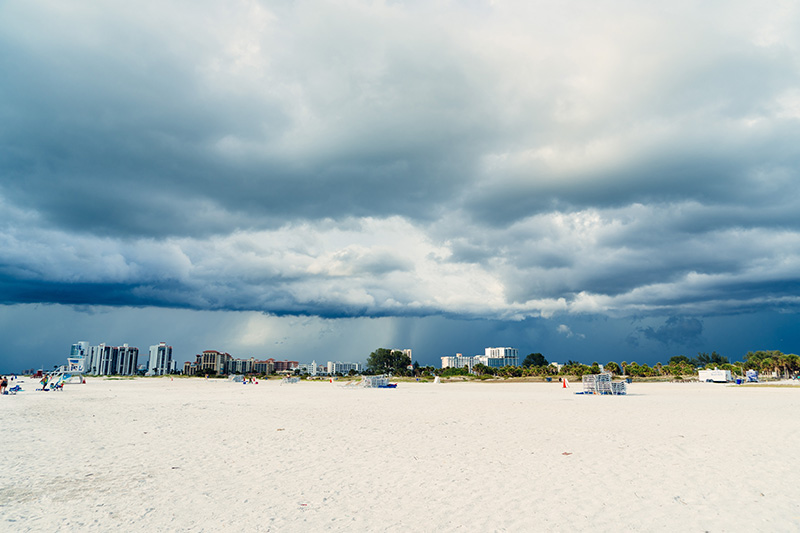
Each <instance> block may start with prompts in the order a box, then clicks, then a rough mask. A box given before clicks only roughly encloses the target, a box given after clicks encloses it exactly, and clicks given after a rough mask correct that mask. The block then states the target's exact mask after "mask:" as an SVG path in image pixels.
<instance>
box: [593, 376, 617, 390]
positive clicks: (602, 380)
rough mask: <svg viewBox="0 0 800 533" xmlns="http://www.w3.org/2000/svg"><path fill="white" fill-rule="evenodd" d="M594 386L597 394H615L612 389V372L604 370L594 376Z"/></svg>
mask: <svg viewBox="0 0 800 533" xmlns="http://www.w3.org/2000/svg"><path fill="white" fill-rule="evenodd" d="M594 388H595V393H596V394H613V391H612V390H611V374H609V373H607V372H603V373H602V374H597V375H596V376H595V378H594Z"/></svg>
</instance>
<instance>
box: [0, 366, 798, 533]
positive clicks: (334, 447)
mask: <svg viewBox="0 0 800 533" xmlns="http://www.w3.org/2000/svg"><path fill="white" fill-rule="evenodd" d="M22 385H23V388H24V389H25V391H24V392H22V393H19V394H18V395H16V396H3V397H0V427H2V434H3V438H2V453H0V530H3V531H15V532H22V531H51V532H52V531H112V530H117V531H215V532H218V531H396V532H406V531H481V532H482V531H588V530H592V531H620V530H632V531H667V530H669V531H798V530H800V416H798V413H799V412H800V409H799V408H800V388H795V387H783V388H777V387H736V386H725V385H717V384H698V383H693V384H678V383H674V384H673V383H660V384H638V383H634V384H632V385H631V386H630V387H629V395H628V396H622V397H601V396H579V395H575V394H574V392H575V391H576V390H577V388H575V387H573V388H571V389H562V388H561V387H560V385H559V384H558V383H552V384H544V383H443V384H438V385H436V384H432V383H401V384H400V385H399V386H398V388H397V389H383V390H379V389H348V388H345V387H343V386H341V384H340V383H333V384H331V383H327V382H301V383H299V384H295V385H283V386H282V385H281V384H280V382H279V381H277V380H275V381H267V382H264V381H262V382H260V383H259V384H258V385H242V384H238V383H233V382H229V381H223V380H204V379H174V380H170V379H169V378H157V379H145V378H143V379H136V380H105V379H102V378H92V379H89V380H88V381H87V383H86V384H85V385H66V386H65V389H64V391H63V392H47V393H42V392H35V391H34V389H35V385H36V383H35V382H34V380H31V379H27V380H26V382H25V383H23V384H22Z"/></svg>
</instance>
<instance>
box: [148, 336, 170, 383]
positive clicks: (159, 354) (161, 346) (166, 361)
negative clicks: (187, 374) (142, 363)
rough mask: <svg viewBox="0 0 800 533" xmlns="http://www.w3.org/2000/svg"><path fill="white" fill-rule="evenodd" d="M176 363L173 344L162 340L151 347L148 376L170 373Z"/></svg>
mask: <svg viewBox="0 0 800 533" xmlns="http://www.w3.org/2000/svg"><path fill="white" fill-rule="evenodd" d="M174 367H175V365H173V363H172V346H167V343H166V342H160V343H158V344H156V345H153V346H151V347H150V360H149V361H148V362H147V375H148V376H163V375H165V374H169V373H170V372H171V371H172V370H173V369H174Z"/></svg>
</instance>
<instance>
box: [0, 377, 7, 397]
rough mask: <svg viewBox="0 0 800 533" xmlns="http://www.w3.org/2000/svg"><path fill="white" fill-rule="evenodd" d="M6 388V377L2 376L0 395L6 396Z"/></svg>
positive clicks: (0, 379)
mask: <svg viewBox="0 0 800 533" xmlns="http://www.w3.org/2000/svg"><path fill="white" fill-rule="evenodd" d="M7 388H8V378H7V377H6V376H2V377H1V378H0V394H8V392H7V391H6V389H7Z"/></svg>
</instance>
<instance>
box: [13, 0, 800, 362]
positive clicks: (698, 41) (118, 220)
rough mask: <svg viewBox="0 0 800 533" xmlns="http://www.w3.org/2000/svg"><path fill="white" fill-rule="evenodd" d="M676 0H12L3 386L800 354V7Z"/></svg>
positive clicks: (783, 3) (791, 3) (792, 3)
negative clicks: (135, 359) (129, 359)
mask: <svg viewBox="0 0 800 533" xmlns="http://www.w3.org/2000/svg"><path fill="white" fill-rule="evenodd" d="M661 4H664V3H661ZM661 4H658V3H650V2H648V3H643V2H634V1H622V0H620V1H611V0H592V1H571V2H549V1H538V0H520V1H503V0H491V1H483V0H464V1H454V0H451V1H439V0H425V1H407V2H404V1H399V0H398V1H389V0H384V1H359V0H338V1H336V2H328V1H316V0H311V1H304V0H297V1H292V2H287V1H283V0H275V1H255V0H253V1H239V0H231V1H228V2H207V1H197V0H192V1H180V0H179V1H176V2H168V3H165V2H158V1H149V0H142V1H139V2H119V1H110V2H103V3H97V2H86V1H80V0H77V1H75V2H63V1H47V0H7V1H5V2H3V3H0V72H2V73H3V76H2V80H0V211H1V212H2V216H0V341H1V342H0V371H5V372H10V371H19V370H20V369H25V368H39V367H45V368H50V367H51V366H52V365H55V364H63V363H64V362H65V361H66V357H67V356H68V354H69V348H70V345H71V344H72V343H74V342H77V341H82V340H85V341H88V342H89V343H90V344H99V343H103V342H104V343H106V344H113V345H121V344H123V343H128V344H130V345H133V346H138V347H139V349H140V352H142V353H144V352H146V351H147V349H148V347H149V346H150V345H153V344H157V343H158V342H161V341H164V342H167V343H168V344H171V345H172V346H173V348H174V354H175V358H176V359H177V360H178V361H179V362H180V363H182V362H183V361H187V360H193V359H194V355H195V354H197V353H199V352H200V351H202V350H205V349H216V350H220V351H226V352H229V353H231V354H232V355H233V356H234V357H243V358H249V357H256V358H267V357H274V358H276V359H293V360H298V361H300V362H311V361H312V360H316V361H317V362H320V361H328V360H339V361H361V362H364V361H365V360H366V358H367V357H368V355H369V353H370V352H372V351H373V350H375V349H376V348H379V347H387V348H397V349H402V348H411V349H412V350H413V352H412V353H413V359H414V360H417V361H419V363H420V364H423V365H428V364H431V365H436V366H439V364H440V359H439V358H440V357H442V356H444V355H452V354H454V353H456V352H459V353H464V354H466V355H474V354H477V353H483V350H484V348H485V347H490V346H491V347H495V346H511V347H515V348H517V349H518V350H519V352H520V355H521V356H524V355H526V354H528V353H532V352H540V353H543V354H544V355H545V357H546V358H547V359H548V360H550V361H559V362H564V361H566V360H568V359H572V360H577V361H582V362H587V363H591V362H594V361H598V362H600V363H603V362H606V361H610V360H613V361H623V360H625V361H629V362H630V361H637V362H639V363H647V364H654V363H655V362H657V361H661V362H664V363H666V362H667V361H668V360H669V358H670V357H672V356H674V355H679V354H686V355H694V354H696V353H697V352H701V351H702V352H711V351H717V352H719V353H721V354H722V355H724V356H727V357H729V358H731V359H732V360H741V359H742V358H743V356H744V354H745V353H746V352H748V351H751V350H762V349H763V350H766V349H775V350H781V351H783V352H785V353H797V352H798V350H800V346H799V345H798V344H799V343H800V333H799V332H798V331H800V328H798V325H800V323H799V321H798V317H799V315H798V312H800V186H799V185H800V175H798V173H799V172H800V170H799V169H800V150H798V148H797V147H798V146H800V3H798V2H797V1H779V0H778V1H775V2H770V3H766V4H765V3H763V2H755V1H739V0H726V1H725V2H719V1H710V2H703V3H700V4H698V3H697V2H686V1H681V0H677V1H675V2H669V3H668V5H667V4H664V5H661Z"/></svg>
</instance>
